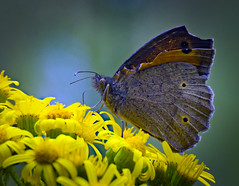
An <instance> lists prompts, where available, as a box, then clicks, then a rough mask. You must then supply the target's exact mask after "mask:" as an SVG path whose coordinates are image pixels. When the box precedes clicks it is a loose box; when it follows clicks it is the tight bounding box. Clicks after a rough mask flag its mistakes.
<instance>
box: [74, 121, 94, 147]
mask: <svg viewBox="0 0 239 186" xmlns="http://www.w3.org/2000/svg"><path fill="white" fill-rule="evenodd" d="M76 133H77V135H78V136H79V137H82V138H84V140H85V141H86V142H93V141H94V139H95V138H96V135H95V131H94V129H93V126H89V125H86V124H84V123H80V124H79V125H78V126H77V129H76Z"/></svg>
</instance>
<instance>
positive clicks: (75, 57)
mask: <svg viewBox="0 0 239 186" xmlns="http://www.w3.org/2000/svg"><path fill="white" fill-rule="evenodd" d="M238 5H239V3H238V1H235V0H228V1H220V0H218V1H216V0H211V1H207V0H201V1H186V0H183V1H161V0H158V1H152V0H131V1H130V0H111V1H110V0H108V1H107V0H101V1H99V0H98V1H97V0H95V1H93V0H89V1H72V0H65V1H62V0H58V1H35V0H32V1H25V0H21V1H17V0H15V1H14V0H11V1H9V0H5V1H3V0H1V1H0V70H2V69H5V70H6V74H7V75H9V76H10V77H11V78H12V79H14V80H18V81H20V88H21V90H23V91H24V92H26V93H28V94H31V95H34V96H35V97H38V98H44V97H47V96H54V97H56V100H57V101H59V102H61V103H64V104H65V105H70V104H72V103H74V102H76V101H80V102H81V101H82V99H81V95H82V92H83V91H84V90H86V89H87V88H90V87H91V82H90V80H84V81H82V82H79V83H77V84H73V85H69V83H70V82H72V81H74V80H76V77H74V76H73V74H74V72H76V71H78V70H93V71H96V72H98V73H101V74H104V75H108V76H113V74H114V73H115V71H116V70H117V69H118V67H119V66H120V65H121V64H122V63H123V62H124V61H125V60H126V59H127V58H128V57H129V56H130V55H131V54H133V53H134V52H135V51H136V50H137V49H138V48H139V47H141V46H142V45H143V44H144V43H146V42H147V41H149V40H150V39H152V38H153V37H155V36H156V35H158V34H160V33H162V32H164V31H166V30H168V29H171V28H173V27H176V26H180V25H186V26H187V29H188V30H189V32H191V33H192V34H194V35H197V36H198V37H201V38H214V41H215V48H216V58H215V63H214V65H213V67H212V71H211V76H210V80H209V81H208V84H209V85H210V86H211V87H212V89H213V90H214V93H215V101H214V104H215V108H216V110H215V113H214V116H213V118H212V120H211V128H210V130H209V131H208V132H206V133H204V134H202V139H201V141H200V142H199V144H198V145H197V146H196V147H195V148H194V149H192V150H190V151H188V153H194V154H196V155H197V157H198V158H199V159H200V161H203V162H205V163H206V165H207V166H208V167H209V168H210V173H212V174H213V175H214V176H215V178H216V184H215V185H239V184H238V182H239V181H238V180H237V176H238V173H239V171H238V169H239V160H238V158H239V148H238V143H239V137H238V132H239V123H238V122H237V119H236V116H238V115H239V112H238V109H237V108H238V103H239V102H238V95H239V94H238V91H239V87H238V80H239V75H238V74H239V65H238V64H239V63H238V62H237V60H238V59H239V51H236V50H238V49H239V47H238V43H239V40H238V38H239V36H238V34H239V21H238V7H239V6H238ZM85 76H86V75H81V76H80V77H85ZM99 99H100V97H99V95H98V94H97V93H96V92H95V91H94V90H89V91H88V92H87V94H86V98H85V101H86V104H87V105H90V106H92V105H94V104H95V103H96V102H97V101H98V100H99ZM151 141H152V142H156V141H155V140H151ZM155 145H156V146H157V147H158V148H161V145H160V143H158V142H156V144H155Z"/></svg>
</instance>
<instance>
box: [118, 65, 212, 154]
mask: <svg viewBox="0 0 239 186" xmlns="http://www.w3.org/2000/svg"><path fill="white" fill-rule="evenodd" d="M152 74H154V76H152ZM205 82H206V79H205V77H203V76H200V75H199V74H198V72H197V69H196V67H195V66H193V65H190V64H185V63H167V64H161V65H158V66H154V67H151V68H147V69H144V70H142V71H139V72H137V73H136V74H134V75H131V76H128V78H127V79H126V80H125V84H124V85H123V86H122V85H121V86H120V90H121V91H123V92H124V91H125V92H127V94H126V95H125V97H124V99H123V100H122V101H121V103H120V104H118V105H117V107H116V108H117V114H118V115H119V116H120V117H122V118H123V119H125V120H126V121H128V122H130V123H132V124H133V125H135V126H137V127H139V128H142V129H143V130H145V131H146V132H148V133H150V134H151V135H152V136H154V137H156V138H158V139H159V140H167V141H168V142H169V143H170V144H171V146H172V147H173V148H174V149H175V150H176V151H184V150H186V149H188V148H191V147H193V146H194V145H195V144H196V143H198V141H199V139H200V137H199V136H198V132H201V131H206V130H207V129H208V128H209V119H210V117H211V115H212V113H213V110H214V108H213V105H212V98H213V93H212V91H211V89H210V88H209V87H207V86H206V85H205ZM126 90H127V91H126Z"/></svg>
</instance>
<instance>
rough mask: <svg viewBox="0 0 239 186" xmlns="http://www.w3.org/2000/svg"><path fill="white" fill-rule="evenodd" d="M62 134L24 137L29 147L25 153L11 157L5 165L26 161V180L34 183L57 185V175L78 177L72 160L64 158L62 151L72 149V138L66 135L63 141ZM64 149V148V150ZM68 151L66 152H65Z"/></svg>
mask: <svg viewBox="0 0 239 186" xmlns="http://www.w3.org/2000/svg"><path fill="white" fill-rule="evenodd" d="M62 141H63V140H62V136H61V137H59V138H56V139H43V138H42V137H40V136H39V137H35V138H24V139H23V140H22V143H24V144H25V145H26V146H28V147H29V150H26V151H25V153H23V154H18V155H14V156H11V157H9V158H8V159H6V160H5V161H4V162H3V167H4V168H6V167H8V166H10V165H14V164H17V163H22V162H26V163H27V164H26V165H25V166H24V167H23V169H22V173H21V175H22V178H23V179H24V182H26V183H31V184H33V185H40V184H42V183H45V184H46V185H53V186H54V185H56V176H57V174H58V175H61V176H67V177H68V176H69V174H70V176H71V177H72V178H74V177H76V175H77V171H76V169H75V167H74V165H73V164H72V162H71V161H69V160H67V159H64V158H62V157H61V156H62V153H67V148H66V144H67V146H68V148H69V149H70V148H71V147H70V144H71V142H72V138H71V137H69V136H66V137H65V138H64V141H65V142H64V143H62ZM63 149H64V150H63ZM64 151H66V152H64Z"/></svg>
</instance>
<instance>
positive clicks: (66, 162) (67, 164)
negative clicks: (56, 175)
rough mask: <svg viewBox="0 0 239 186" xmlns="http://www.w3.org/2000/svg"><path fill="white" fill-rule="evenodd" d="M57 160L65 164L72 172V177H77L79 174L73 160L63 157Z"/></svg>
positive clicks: (62, 164)
mask: <svg viewBox="0 0 239 186" xmlns="http://www.w3.org/2000/svg"><path fill="white" fill-rule="evenodd" d="M56 162H58V163H59V164H60V165H61V166H63V167H64V168H65V169H66V170H67V171H68V172H69V173H70V175H71V177H72V178H75V177H76V176H77V170H76V168H75V166H74V165H73V163H72V162H71V161H69V160H66V159H63V158H58V159H57V160H56Z"/></svg>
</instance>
